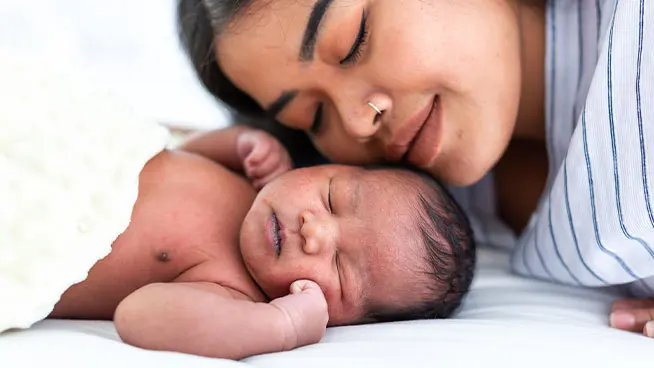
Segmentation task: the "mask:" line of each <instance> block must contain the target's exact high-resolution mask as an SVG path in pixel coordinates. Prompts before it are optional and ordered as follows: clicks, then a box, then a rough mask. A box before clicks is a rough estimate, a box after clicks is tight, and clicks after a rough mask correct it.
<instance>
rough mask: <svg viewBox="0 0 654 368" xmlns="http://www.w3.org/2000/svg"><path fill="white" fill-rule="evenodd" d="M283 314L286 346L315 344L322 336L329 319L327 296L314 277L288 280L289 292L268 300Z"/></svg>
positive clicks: (288, 347) (294, 346) (291, 347)
mask: <svg viewBox="0 0 654 368" xmlns="http://www.w3.org/2000/svg"><path fill="white" fill-rule="evenodd" d="M270 304H272V305H274V306H276V307H277V308H279V309H280V310H281V312H282V313H283V314H284V315H285V316H286V319H287V321H286V322H287V326H286V343H285V346H284V347H285V348H286V349H287V350H288V349H293V348H296V347H300V346H304V345H308V344H315V343H317V342H319V341H320V339H322V336H323V335H324V334H325V330H326V328H327V322H328V321H329V313H328V312H327V300H326V299H325V295H324V294H323V292H322V290H321V289H320V286H318V284H316V283H315V282H313V281H308V280H299V281H295V282H294V283H293V284H291V294H289V295H287V296H285V297H282V298H278V299H275V300H273V301H272V302H270Z"/></svg>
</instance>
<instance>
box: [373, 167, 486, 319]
mask: <svg viewBox="0 0 654 368" xmlns="http://www.w3.org/2000/svg"><path fill="white" fill-rule="evenodd" d="M367 168H368V169H369V170H370V169H372V170H384V169H386V170H388V169H392V170H396V171H398V173H400V175H401V174H402V172H404V173H406V172H409V173H413V174H415V175H416V176H417V177H418V178H419V180H420V181H421V182H422V183H423V184H424V186H422V187H421V188H418V199H419V205H420V207H421V208H418V209H417V212H419V213H420V214H421V215H420V216H419V219H418V227H419V229H420V235H421V237H422V243H423V245H424V250H425V253H426V254H425V258H426V259H425V262H424V263H425V264H426V265H427V267H426V269H424V270H420V272H424V273H425V276H427V277H426V280H427V281H426V287H427V288H428V289H429V291H428V293H426V296H425V297H424V298H423V300H422V301H419V302H414V303H411V304H409V305H407V306H403V307H387V306H386V307H384V306H375V305H372V306H369V309H368V312H367V314H366V315H365V316H364V318H363V320H364V321H366V322H391V321H404V320H417V319H436V318H447V317H450V316H451V315H452V314H453V313H454V312H455V311H456V310H457V309H458V307H459V306H460V305H461V302H462V301H463V298H464V297H465V296H466V295H467V293H468V291H469V289H470V285H471V284H472V280H473V277H474V271H475V266H476V243H475V240H474V236H473V232H472V228H471V227H470V223H469V221H468V218H467V216H466V215H465V214H464V212H463V210H462V209H461V207H460V206H459V205H458V203H457V202H456V200H454V198H453V197H452V196H451V195H450V193H449V192H448V190H447V189H446V188H445V187H443V185H442V184H441V183H440V182H439V181H437V180H436V179H434V178H432V177H431V176H430V175H428V174H426V173H424V172H422V171H420V170H417V169H414V168H412V167H405V166H395V165H374V166H369V167H367Z"/></svg>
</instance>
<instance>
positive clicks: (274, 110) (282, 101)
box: [266, 91, 298, 120]
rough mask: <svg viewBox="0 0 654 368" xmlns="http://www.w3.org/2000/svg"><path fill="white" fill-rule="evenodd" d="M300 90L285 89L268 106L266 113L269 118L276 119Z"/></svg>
mask: <svg viewBox="0 0 654 368" xmlns="http://www.w3.org/2000/svg"><path fill="white" fill-rule="evenodd" d="M297 94H298V91H284V92H282V94H281V95H280V96H279V97H278V98H277V99H276V100H275V101H274V102H273V103H271V104H270V106H269V107H268V111H267V112H266V115H268V118H270V119H272V120H275V119H276V118H277V115H279V113H280V112H282V110H284V108H285V107H286V105H288V104H289V103H290V102H291V101H292V100H293V99H294V98H295V96H297Z"/></svg>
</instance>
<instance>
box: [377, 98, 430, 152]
mask: <svg viewBox="0 0 654 368" xmlns="http://www.w3.org/2000/svg"><path fill="white" fill-rule="evenodd" d="M436 101H438V96H435V97H434V98H433V99H431V100H430V101H429V102H428V103H427V104H425V106H424V107H423V108H422V109H421V110H420V111H418V112H417V113H416V114H415V115H413V116H412V117H411V119H409V120H407V121H406V122H405V123H404V124H402V125H401V126H400V127H398V129H397V131H396V132H395V133H394V134H393V137H392V139H391V141H390V144H388V145H387V146H386V150H385V153H386V160H388V161H390V162H397V161H401V160H404V159H406V158H407V156H408V154H409V151H410V150H411V148H412V147H413V146H414V143H415V142H416V140H417V138H418V136H419V135H420V133H421V132H422V131H423V130H424V128H425V125H426V124H427V123H428V122H429V120H430V118H431V116H432V115H433V114H432V113H433V112H434V108H435V106H436V105H438V104H437V103H436Z"/></svg>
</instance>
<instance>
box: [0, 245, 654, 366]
mask: <svg viewBox="0 0 654 368" xmlns="http://www.w3.org/2000/svg"><path fill="white" fill-rule="evenodd" d="M617 296H618V294H617V293H616V291H615V290H601V291H600V290H585V289H576V288H571V287H567V286H560V285H554V284H548V283H543V282H539V281H536V280H529V279H523V278H520V277H518V276H515V275H512V274H510V273H509V272H508V254H507V253H505V251H502V250H496V249H481V250H480V253H479V265H478V271H477V278H476V280H475V282H474V285H473V289H472V291H471V293H470V294H469V296H468V298H467V300H466V301H465V303H464V306H463V308H462V309H461V310H460V312H459V313H457V315H456V316H455V317H454V318H452V319H448V320H434V321H415V322H402V323H387V324H378V325H367V326H355V327H339V328H330V329H328V331H327V334H326V336H325V337H324V339H323V340H322V341H321V342H320V343H319V344H316V345H312V346H308V347H304V348H301V349H296V350H294V351H291V352H285V353H277V354H268V355H262V356H256V357H252V358H249V359H246V360H244V361H242V362H231V361H225V360H218V359H207V358H201V357H196V356H190V355H184V354H176V353H168V352H154V351H145V350H141V349H137V348H134V347H131V346H128V345H126V344H123V343H122V342H121V341H120V340H119V338H118V336H117V334H116V331H115V329H114V328H113V324H112V323H109V322H99V321H92V322H73V321H55V320H53V321H44V322H42V323H39V324H37V325H36V326H34V327H33V328H32V329H30V330H26V331H18V332H12V333H9V334H7V335H4V336H0V367H12V368H13V367H49V366H52V365H53V364H57V365H59V364H62V365H65V366H66V367H67V368H77V367H158V368H162V367H230V366H256V367H291V368H292V367H298V368H299V367H334V366H338V367H339V368H346V367H362V366H366V367H367V366H371V367H372V366H375V367H414V366H429V367H466V368H467V367H480V366H484V367H559V366H564V367H571V366H576V367H622V366H629V365H634V364H638V365H644V364H645V365H646V364H648V363H651V357H652V356H653V354H654V340H650V339H647V338H644V337H641V336H639V335H638V334H632V333H627V332H622V331H617V330H614V329H611V328H609V327H607V323H608V312H609V307H610V304H611V302H612V301H613V300H614V299H615V298H616V297H617Z"/></svg>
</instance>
